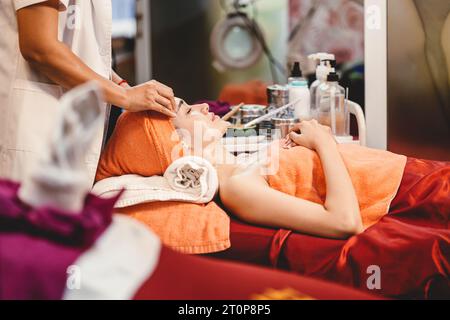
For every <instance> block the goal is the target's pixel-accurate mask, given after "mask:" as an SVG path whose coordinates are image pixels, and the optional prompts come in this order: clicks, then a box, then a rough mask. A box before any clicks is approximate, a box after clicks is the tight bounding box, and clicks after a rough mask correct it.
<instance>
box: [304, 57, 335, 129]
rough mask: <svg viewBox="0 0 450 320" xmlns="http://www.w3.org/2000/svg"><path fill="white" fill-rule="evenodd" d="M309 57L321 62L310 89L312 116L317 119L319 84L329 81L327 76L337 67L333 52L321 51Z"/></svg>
mask: <svg viewBox="0 0 450 320" xmlns="http://www.w3.org/2000/svg"><path fill="white" fill-rule="evenodd" d="M308 58H309V59H311V60H315V61H317V62H318V63H319V65H318V66H317V69H316V80H315V81H314V82H313V83H312V84H311V87H310V89H309V91H310V99H311V106H310V109H311V116H312V118H314V119H316V120H317V108H316V93H317V89H318V88H319V86H320V85H321V84H322V83H324V82H326V81H327V76H328V74H329V73H330V72H334V71H335V70H336V69H335V68H336V60H335V57H334V55H333V54H330V53H325V52H319V53H316V54H312V55H310V56H308Z"/></svg>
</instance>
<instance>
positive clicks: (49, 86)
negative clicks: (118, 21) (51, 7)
mask: <svg viewBox="0 0 450 320" xmlns="http://www.w3.org/2000/svg"><path fill="white" fill-rule="evenodd" d="M44 1H45V0H0V7H1V10H0V30H1V36H0V178H6V179H11V180H14V181H19V182H20V181H23V179H25V177H26V176H27V175H28V174H27V173H28V171H29V170H30V167H31V166H32V165H33V164H34V163H35V162H36V157H37V155H38V154H39V152H40V151H41V150H43V149H44V148H43V144H44V143H46V141H47V139H48V135H49V133H50V132H51V130H52V127H53V124H54V123H55V121H56V116H57V114H58V99H59V98H60V97H61V95H62V94H63V93H64V90H63V89H62V88H61V87H60V86H59V85H56V84H54V83H52V81H50V80H49V79H47V78H46V77H45V76H43V75H42V74H39V73H38V72H37V71H36V70H34V69H33V68H32V67H31V66H30V65H29V64H28V63H27V61H26V60H25V59H24V58H23V57H22V55H21V53H20V50H19V41H18V31H17V20H16V10H19V9H21V8H24V7H27V6H30V5H33V4H37V3H40V2H44ZM60 10H61V12H60V14H59V30H58V35H59V40H60V41H62V42H64V43H65V44H66V45H67V46H68V47H69V48H70V49H71V50H72V51H73V52H74V53H75V54H76V55H77V56H78V57H79V58H80V59H81V60H82V61H83V62H84V63H86V65H88V66H89V67H90V68H91V69H92V70H94V71H95V72H97V73H98V74H100V75H102V76H104V77H105V78H110V77H111V25H112V8H111V0H60ZM36 28H39V26H38V25H37V26H36ZM106 107H107V106H106V105H105V108H106ZM106 115H107V118H108V115H109V112H106ZM105 120H106V119H105ZM105 123H106V121H105ZM103 132H104V130H101V132H99V133H98V136H97V138H96V139H95V141H93V143H92V147H91V148H90V150H89V151H88V152H87V156H86V164H87V167H88V170H89V175H90V177H91V179H92V181H93V180H94V176H95V171H96V168H97V164H98V159H99V155H100V151H101V145H102V140H103V139H102V137H103Z"/></svg>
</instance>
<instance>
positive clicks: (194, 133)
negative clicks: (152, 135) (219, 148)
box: [173, 100, 230, 140]
mask: <svg viewBox="0 0 450 320" xmlns="http://www.w3.org/2000/svg"><path fill="white" fill-rule="evenodd" d="M173 123H174V125H175V127H176V128H177V129H181V130H182V131H186V132H187V133H189V135H190V136H191V137H193V138H194V139H195V138H197V139H199V138H200V137H201V139H202V140H205V136H214V137H216V138H217V137H220V138H221V137H222V136H223V135H224V134H225V132H226V130H227V128H228V127H229V126H230V123H229V122H226V121H223V120H222V119H221V118H220V117H218V116H216V115H215V114H214V113H212V112H209V106H208V104H206V103H202V104H194V105H188V104H187V103H185V102H184V101H182V100H181V101H180V103H179V104H178V111H177V116H176V118H175V119H173ZM206 140H210V139H206Z"/></svg>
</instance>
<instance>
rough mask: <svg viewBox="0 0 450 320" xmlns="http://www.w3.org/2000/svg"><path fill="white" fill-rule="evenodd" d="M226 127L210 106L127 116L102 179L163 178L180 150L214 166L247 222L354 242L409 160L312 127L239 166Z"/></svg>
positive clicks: (223, 191) (105, 159)
mask: <svg viewBox="0 0 450 320" xmlns="http://www.w3.org/2000/svg"><path fill="white" fill-rule="evenodd" d="M228 126H229V123H227V122H225V121H222V120H221V119H220V118H219V117H217V116H215V115H214V114H212V113H210V112H209V109H208V105H206V104H199V105H188V104H186V103H184V102H182V101H181V102H180V103H179V108H178V111H177V117H176V118H175V119H167V118H165V117H164V116H160V115H157V114H154V113H151V112H139V113H130V112H125V113H124V114H123V115H122V116H121V118H120V119H119V121H118V124H117V127H116V129H115V132H114V134H113V136H112V138H111V140H110V142H109V143H108V145H107V147H106V149H105V151H104V153H103V155H102V157H101V160H100V164H99V168H98V171H97V177H96V180H97V181H99V180H103V179H106V178H109V177H114V176H121V175H127V174H137V175H140V176H146V177H149V176H154V175H162V174H163V173H164V171H165V170H166V169H167V167H168V166H169V165H170V164H171V163H172V162H173V160H174V157H175V156H179V155H180V150H181V153H182V154H183V155H185V154H191V155H192V154H193V155H201V156H202V157H204V158H206V159H208V160H209V161H210V162H211V163H212V164H213V165H214V167H215V168H216V169H217V173H218V177H219V194H220V199H221V201H222V203H223V205H224V206H225V207H226V208H227V209H228V210H229V211H230V212H232V213H233V214H234V215H236V216H237V217H239V218H240V219H242V220H244V221H246V222H248V223H252V224H258V225H264V226H269V227H277V228H287V229H291V230H295V231H298V232H301V233H308V234H311V235H316V236H322V237H329V238H348V237H350V236H352V235H355V234H358V233H361V232H362V231H364V230H365V228H367V227H369V226H371V225H373V224H374V223H376V222H377V221H378V220H379V219H380V218H381V217H382V216H383V215H385V214H386V213H388V211H389V205H390V202H391V201H392V199H393V198H394V197H395V195H396V193H397V190H398V188H399V185H400V182H401V179H402V175H403V170H404V168H405V164H406V157H405V156H401V155H396V154H393V153H390V152H386V151H379V150H372V149H368V148H363V147H359V146H355V145H338V144H337V143H336V141H335V140H334V138H333V136H332V134H331V133H330V130H329V129H328V128H327V127H324V126H322V125H320V124H318V123H317V122H316V121H314V120H313V121H304V122H302V123H300V124H299V125H298V127H297V128H296V130H294V131H293V132H291V133H290V135H289V137H287V138H286V139H284V140H281V141H278V142H275V143H274V144H272V146H271V147H270V148H269V149H268V151H267V152H266V153H265V154H266V157H264V159H261V158H260V159H259V161H253V162H251V161H250V162H249V161H241V160H242V159H239V158H236V157H235V156H234V155H233V154H231V153H229V152H227V151H226V150H225V148H224V146H223V145H221V139H220V138H221V137H222V136H223V134H224V133H225V131H226V130H227V128H228ZM175 132H177V133H175ZM299 132H301V133H299Z"/></svg>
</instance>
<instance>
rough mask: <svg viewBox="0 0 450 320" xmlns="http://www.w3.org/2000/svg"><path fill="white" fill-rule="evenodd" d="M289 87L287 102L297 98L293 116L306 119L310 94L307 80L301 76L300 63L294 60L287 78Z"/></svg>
mask: <svg viewBox="0 0 450 320" xmlns="http://www.w3.org/2000/svg"><path fill="white" fill-rule="evenodd" d="M288 87H289V102H294V101H297V100H299V99H300V100H299V101H298V102H297V103H296V104H295V105H294V106H293V109H294V110H293V111H294V112H293V113H294V116H295V118H297V119H300V120H308V119H310V118H311V116H310V101H311V96H310V93H309V89H308V82H307V81H306V79H305V78H303V76H302V71H301V69H300V63H299V62H295V63H294V66H293V68H292V71H291V76H290V77H289V79H288Z"/></svg>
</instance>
